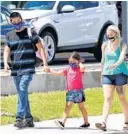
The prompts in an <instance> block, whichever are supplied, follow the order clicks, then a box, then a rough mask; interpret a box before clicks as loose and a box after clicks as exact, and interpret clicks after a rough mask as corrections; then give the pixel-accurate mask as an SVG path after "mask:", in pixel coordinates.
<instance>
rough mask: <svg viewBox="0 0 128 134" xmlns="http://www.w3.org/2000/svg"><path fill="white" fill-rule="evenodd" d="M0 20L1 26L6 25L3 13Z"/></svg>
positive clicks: (6, 21)
mask: <svg viewBox="0 0 128 134" xmlns="http://www.w3.org/2000/svg"><path fill="white" fill-rule="evenodd" d="M0 18H1V20H0V21H1V25H6V24H8V20H7V17H6V16H5V15H4V14H3V13H1V14H0Z"/></svg>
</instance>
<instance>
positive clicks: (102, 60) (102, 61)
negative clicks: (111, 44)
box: [101, 42, 108, 64]
mask: <svg viewBox="0 0 128 134" xmlns="http://www.w3.org/2000/svg"><path fill="white" fill-rule="evenodd" d="M107 44H108V42H105V43H104V48H103V52H102V53H103V55H102V59H101V64H103V63H104V53H105V49H106V46H107Z"/></svg>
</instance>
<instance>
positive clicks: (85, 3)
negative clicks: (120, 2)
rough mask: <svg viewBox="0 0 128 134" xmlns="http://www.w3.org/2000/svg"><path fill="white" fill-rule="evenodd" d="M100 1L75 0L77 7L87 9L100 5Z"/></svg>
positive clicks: (77, 8)
mask: <svg viewBox="0 0 128 134" xmlns="http://www.w3.org/2000/svg"><path fill="white" fill-rule="evenodd" d="M98 6H99V2H98V1H75V9H76V10H80V9H86V8H93V7H98Z"/></svg>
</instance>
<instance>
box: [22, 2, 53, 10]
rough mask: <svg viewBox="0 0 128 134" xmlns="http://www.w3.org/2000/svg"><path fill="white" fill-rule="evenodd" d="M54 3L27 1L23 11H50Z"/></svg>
mask: <svg viewBox="0 0 128 134" xmlns="http://www.w3.org/2000/svg"><path fill="white" fill-rule="evenodd" d="M54 4H55V1H28V2H27V3H25V4H24V6H23V9H33V10H34V9H40V10H52V9H53V6H54Z"/></svg>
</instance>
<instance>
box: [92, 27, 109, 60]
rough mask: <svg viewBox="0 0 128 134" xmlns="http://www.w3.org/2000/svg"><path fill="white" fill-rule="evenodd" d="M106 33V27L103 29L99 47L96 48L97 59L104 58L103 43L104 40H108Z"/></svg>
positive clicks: (95, 55)
mask: <svg viewBox="0 0 128 134" xmlns="http://www.w3.org/2000/svg"><path fill="white" fill-rule="evenodd" d="M105 33H106V29H104V30H103V31H102V34H101V36H100V39H99V41H98V44H97V47H96V48H94V57H95V58H96V60H97V61H101V58H102V52H101V45H102V43H103V42H104V41H106V40H107V38H106V34H105Z"/></svg>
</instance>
